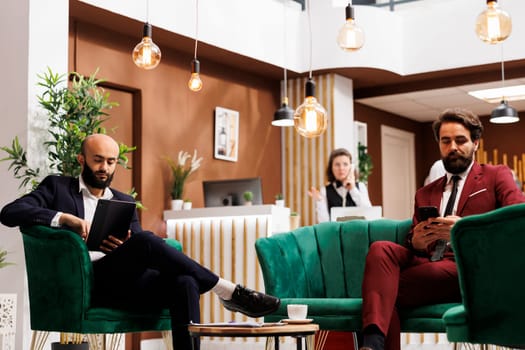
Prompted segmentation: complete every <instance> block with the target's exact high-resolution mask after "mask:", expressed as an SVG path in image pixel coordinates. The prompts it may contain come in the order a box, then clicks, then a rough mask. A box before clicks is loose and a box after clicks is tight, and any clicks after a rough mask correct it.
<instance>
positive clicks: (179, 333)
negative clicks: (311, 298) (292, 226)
mask: <svg viewBox="0 0 525 350" xmlns="http://www.w3.org/2000/svg"><path fill="white" fill-rule="evenodd" d="M118 156H119V146H118V144H117V143H116V142H115V141H114V140H113V139H112V138H111V137H109V136H107V135H103V134H94V135H90V136H88V137H87V138H86V139H85V140H84V142H83V143H82V150H81V154H79V155H78V161H79V163H80V165H81V168H82V174H81V176H80V177H79V178H72V177H68V176H48V177H46V178H45V179H44V180H43V181H42V182H41V183H40V185H39V186H38V188H36V189H35V190H34V191H33V192H31V193H29V194H27V195H25V196H23V197H21V198H19V199H17V200H15V201H13V202H12V203H10V204H7V205H6V206H5V207H4V208H3V209H2V211H1V212H0V221H1V222H2V223H3V224H4V225H7V226H10V227H13V226H30V225H47V226H51V227H66V228H69V229H71V230H72V231H74V232H76V233H78V234H79V235H80V236H81V237H82V238H84V239H86V238H87V235H88V232H89V226H90V222H91V221H92V219H93V215H94V212H95V208H96V204H97V201H98V199H100V198H104V199H111V198H113V199H117V200H124V201H134V200H133V198H132V197H131V196H129V195H127V194H124V193H122V192H119V191H117V190H115V189H112V188H110V187H109V186H110V184H111V181H112V179H113V175H114V172H115V167H116V164H117V161H118ZM100 248H101V251H102V252H90V256H91V260H92V262H93V271H94V276H95V281H94V290H93V302H94V303H95V304H97V305H101V306H108V307H115V308H125V309H137V308H142V309H144V308H146V309H149V308H161V307H168V308H169V309H170V313H171V317H172V320H171V321H172V322H171V323H172V335H173V345H174V348H175V349H179V350H191V349H192V347H191V338H190V336H189V333H188V327H187V325H188V324H189V323H190V322H195V323H198V322H199V320H200V308H199V296H200V294H202V293H205V292H207V291H210V290H211V291H213V292H215V293H216V294H217V295H218V296H219V298H220V300H221V302H222V304H223V305H224V307H225V308H226V309H228V310H230V311H238V312H241V313H243V314H245V315H247V316H250V317H261V316H264V315H266V314H269V313H272V312H273V311H275V310H276V309H277V308H278V307H279V305H280V300H279V299H278V298H275V297H273V296H269V295H265V294H264V293H260V292H256V291H253V290H250V289H248V288H245V287H242V286H240V285H236V284H234V283H232V282H230V281H227V280H224V279H222V278H220V277H219V276H217V275H216V274H214V273H213V272H211V271H210V270H208V269H207V268H205V267H203V266H201V265H199V264H198V263H197V262H195V261H194V260H192V259H190V258H189V257H187V256H186V255H184V254H183V253H181V252H180V251H178V250H176V249H174V248H172V247H170V246H168V245H167V244H166V243H165V242H164V240H163V239H162V238H160V237H158V236H156V235H155V234H153V233H151V232H149V231H143V230H142V228H141V226H140V223H139V220H138V216H137V213H136V212H135V214H134V216H133V219H132V222H131V224H130V231H129V234H128V237H126V238H125V239H123V240H120V239H118V238H116V237H114V236H111V235H110V236H109V237H108V239H107V240H104V241H103V243H102V245H101V247H100Z"/></svg>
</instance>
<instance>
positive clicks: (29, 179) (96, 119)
mask: <svg viewBox="0 0 525 350" xmlns="http://www.w3.org/2000/svg"><path fill="white" fill-rule="evenodd" d="M96 73H97V72H95V73H94V74H93V75H91V76H89V77H84V76H82V75H80V74H78V73H75V72H73V73H71V74H70V78H71V82H70V85H69V86H68V85H67V84H66V83H67V81H66V80H67V75H65V74H63V75H60V74H55V73H53V72H52V71H51V69H49V68H48V70H47V72H46V73H44V74H43V75H39V76H38V78H39V79H40V81H39V83H38V85H39V86H41V87H42V88H44V91H43V93H42V94H41V95H40V96H38V102H39V104H40V106H41V107H42V108H43V109H44V110H45V111H46V113H47V117H48V121H49V126H50V127H49V134H50V136H51V137H50V138H49V141H45V142H43V145H42V148H41V150H42V151H43V152H47V159H48V161H49V169H48V173H49V174H56V175H67V176H74V177H76V176H79V175H80V171H81V167H80V164H79V163H78V161H77V155H78V154H79V153H80V146H81V143H82V140H84V139H85V138H86V136H88V135H91V134H94V133H102V134H106V131H107V130H106V128H104V127H103V126H102V123H104V121H106V120H107V119H108V118H109V115H108V114H107V112H106V111H107V110H109V109H111V108H112V107H114V106H117V105H118V104H117V103H116V102H110V101H109V93H107V92H104V90H103V89H102V88H101V87H99V86H98V85H99V84H100V83H101V82H103V80H99V79H96V78H95V76H96ZM0 149H1V150H2V151H4V152H6V153H7V156H6V157H5V158H2V159H0V161H10V162H11V163H10V165H9V169H11V170H12V171H13V174H14V177H15V178H16V179H20V180H21V183H20V186H19V188H24V189H25V190H31V189H34V188H35V187H36V186H37V185H38V183H39V182H40V180H41V179H40V177H41V176H44V175H45V174H41V169H40V168H31V167H30V166H29V165H28V161H27V153H26V151H25V150H24V148H23V147H22V146H21V145H20V142H19V139H18V136H15V138H14V139H13V141H12V142H11V146H10V147H9V146H4V147H0ZM134 150H135V147H130V146H127V145H125V144H123V143H120V144H119V159H118V163H119V164H120V165H122V166H123V167H124V168H128V166H127V163H128V157H127V154H128V153H130V152H132V151H134ZM28 187H29V188H28ZM131 194H132V195H135V196H136V193H135V192H134V190H133V189H132V190H131Z"/></svg>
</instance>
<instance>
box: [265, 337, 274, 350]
mask: <svg viewBox="0 0 525 350" xmlns="http://www.w3.org/2000/svg"><path fill="white" fill-rule="evenodd" d="M274 342H275V338H274V337H266V344H265V346H264V349H265V350H274V349H275V345H274Z"/></svg>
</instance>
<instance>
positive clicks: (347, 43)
mask: <svg viewBox="0 0 525 350" xmlns="http://www.w3.org/2000/svg"><path fill="white" fill-rule="evenodd" d="M345 14H346V21H345V24H344V25H343V27H341V29H340V30H339V34H338V35H337V44H339V47H340V48H341V49H343V50H345V51H357V50H359V49H360V48H362V47H363V44H364V43H365V34H364V32H363V30H362V29H361V27H359V26H358V25H357V24H356V22H355V16H354V8H353V7H352V4H351V3H350V2H349V3H348V5H347V6H346V9H345Z"/></svg>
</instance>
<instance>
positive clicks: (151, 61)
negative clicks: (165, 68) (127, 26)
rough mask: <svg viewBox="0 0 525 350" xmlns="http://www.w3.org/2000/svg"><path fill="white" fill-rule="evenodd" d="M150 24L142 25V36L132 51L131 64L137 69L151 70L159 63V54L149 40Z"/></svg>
mask: <svg viewBox="0 0 525 350" xmlns="http://www.w3.org/2000/svg"><path fill="white" fill-rule="evenodd" d="M151 32H152V30H151V24H149V23H144V35H143V37H142V40H141V42H140V43H138V44H137V46H135V48H134V49H133V53H132V57H133V62H135V64H136V65H137V67H139V68H143V69H153V68H155V67H157V66H158V65H159V63H160V57H161V52H160V49H159V47H158V46H157V45H156V44H155V43H154V42H153V40H152V39H151Z"/></svg>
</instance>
